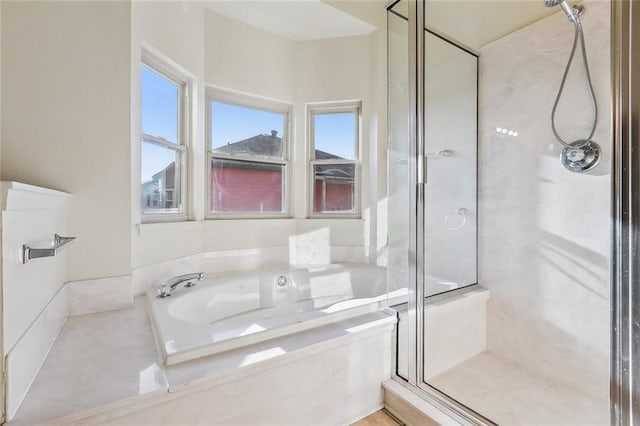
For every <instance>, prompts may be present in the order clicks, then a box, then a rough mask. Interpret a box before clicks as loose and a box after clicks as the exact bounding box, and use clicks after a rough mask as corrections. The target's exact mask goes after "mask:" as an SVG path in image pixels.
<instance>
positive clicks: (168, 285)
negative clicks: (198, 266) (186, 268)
mask: <svg viewBox="0 0 640 426" xmlns="http://www.w3.org/2000/svg"><path fill="white" fill-rule="evenodd" d="M203 279H204V273H203V272H196V273H194V274H184V275H178V276H177V277H173V278H169V279H168V280H167V281H165V282H164V283H163V284H162V285H161V286H160V287H159V288H158V297H162V298H164V297H169V296H171V293H173V292H174V291H175V289H176V288H178V286H179V285H180V284H182V283H185V285H184V286H185V287H193V286H194V285H195V283H194V282H193V281H196V280H197V281H202V280H203Z"/></svg>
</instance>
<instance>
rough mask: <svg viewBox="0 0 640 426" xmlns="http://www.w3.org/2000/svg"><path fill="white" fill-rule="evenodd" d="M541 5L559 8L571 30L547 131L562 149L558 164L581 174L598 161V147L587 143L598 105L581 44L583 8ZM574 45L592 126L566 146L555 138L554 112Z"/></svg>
mask: <svg viewBox="0 0 640 426" xmlns="http://www.w3.org/2000/svg"><path fill="white" fill-rule="evenodd" d="M544 5H545V6H546V7H554V6H560V7H561V8H562V10H563V11H564V13H566V14H567V17H568V18H569V21H570V22H571V23H572V24H573V26H574V28H575V33H574V37H573V45H572V47H571V53H570V54H569V60H568V61H567V66H566V67H565V69H564V74H562V80H561V81H560V88H559V89H558V95H557V96H556V100H555V102H554V103H553V108H552V109H551V130H553V134H554V136H555V137H556V139H557V140H558V142H560V144H561V145H562V146H563V147H564V149H563V150H562V153H561V154H560V161H561V162H562V165H563V166H564V167H565V168H566V169H567V170H569V171H572V172H584V171H587V170H589V169H591V168H593V167H595V166H596V164H598V160H599V159H600V147H599V146H598V144H596V143H595V142H594V141H592V140H591V138H592V137H593V134H594V133H595V131H596V126H597V124H598V104H597V102H596V95H595V93H594V90H593V83H592V82H591V73H590V72H589V61H588V60H587V48H586V46H585V42H584V32H583V31H582V23H580V16H581V15H582V14H583V13H584V7H582V6H573V7H571V6H569V3H567V1H566V0H544ZM578 41H579V42H580V50H581V53H582V59H583V61H582V62H583V64H584V71H585V74H586V76H587V90H588V92H589V96H590V98H591V106H592V108H593V125H592V127H591V131H590V132H589V136H587V137H586V138H584V139H581V140H577V141H575V142H567V141H565V140H564V139H562V138H561V137H560V135H559V134H558V130H557V129H556V122H555V120H556V109H557V108H558V102H559V101H560V97H561V96H562V91H563V90H564V85H565V83H566V81H567V75H568V74H569V68H571V62H572V61H573V57H574V56H575V53H576V47H577V46H578Z"/></svg>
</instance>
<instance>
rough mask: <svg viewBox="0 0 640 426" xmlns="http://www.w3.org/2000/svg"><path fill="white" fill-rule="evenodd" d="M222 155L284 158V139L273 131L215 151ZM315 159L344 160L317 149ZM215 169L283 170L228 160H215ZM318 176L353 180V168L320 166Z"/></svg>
mask: <svg viewBox="0 0 640 426" xmlns="http://www.w3.org/2000/svg"><path fill="white" fill-rule="evenodd" d="M213 151H214V152H218V153H221V154H228V155H234V156H236V155H237V156H238V157H242V156H250V157H265V158H282V138H280V137H278V132H276V131H275V130H272V131H271V134H270V135H264V134H261V135H256V136H252V137H250V138H247V139H244V140H241V141H238V142H233V143H228V144H227V145H224V146H221V147H220V148H216V149H214V150H213ZM315 154H316V155H315V158H316V159H317V160H343V158H342V157H339V156H337V155H334V154H330V153H328V152H324V151H321V150H319V149H316V153H315ZM211 163H212V166H213V167H220V168H224V167H233V168H235V169H251V170H272V171H276V170H281V166H280V165H279V164H269V163H260V164H256V163H249V162H247V161H240V160H227V159H224V160H223V159H219V158H213V159H212V161H211ZM316 175H319V176H331V177H334V178H343V179H344V178H349V179H350V178H353V166H352V165H350V164H332V165H319V166H318V169H317V173H316Z"/></svg>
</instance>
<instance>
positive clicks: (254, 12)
mask: <svg viewBox="0 0 640 426" xmlns="http://www.w3.org/2000/svg"><path fill="white" fill-rule="evenodd" d="M386 3H387V1H386V0H207V1H205V2H204V4H205V6H206V7H207V8H208V9H210V10H212V11H214V12H217V13H220V14H221V15H225V16H227V17H230V18H233V19H237V20H239V21H242V22H245V23H247V24H249V25H252V26H254V27H258V28H261V29H263V30H265V31H269V32H271V33H275V34H279V35H281V36H283V37H286V38H288V39H291V40H297V41H301V40H317V39H325V38H335V37H348V36H356V35H364V34H369V33H371V32H373V31H375V30H376V26H375V25H372V22H374V20H373V19H367V17H369V15H371V11H372V10H373V11H375V12H376V14H377V10H380V13H381V16H384V7H385V5H386ZM407 4H408V2H407V0H401V1H400V2H399V3H398V4H396V5H395V6H394V7H393V10H394V11H397V12H398V13H400V14H402V15H404V16H407ZM558 11H559V8H557V7H556V8H547V7H544V4H543V0H426V23H427V27H429V28H432V29H435V30H437V31H439V32H441V33H443V34H446V35H447V36H448V37H449V38H451V39H453V40H455V41H458V42H460V43H461V44H463V45H466V46H468V47H470V48H472V49H475V50H477V49H479V48H480V47H482V46H484V45H485V44H487V43H490V42H492V41H494V40H497V39H499V38H501V37H503V36H505V35H507V34H510V33H512V32H514V31H516V30H518V29H520V28H522V27H525V26H527V25H529V24H532V23H534V22H536V21H538V20H540V19H542V18H544V17H546V16H549V15H551V14H553V13H556V12H558ZM356 16H357V17H356ZM359 18H362V19H359ZM367 21H368V22H367Z"/></svg>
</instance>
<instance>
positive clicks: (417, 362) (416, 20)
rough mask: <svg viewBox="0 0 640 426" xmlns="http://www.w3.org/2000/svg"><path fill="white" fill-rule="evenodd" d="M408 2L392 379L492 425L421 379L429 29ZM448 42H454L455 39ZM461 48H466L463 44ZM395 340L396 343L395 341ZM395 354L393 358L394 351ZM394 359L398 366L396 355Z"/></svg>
mask: <svg viewBox="0 0 640 426" xmlns="http://www.w3.org/2000/svg"><path fill="white" fill-rule="evenodd" d="M398 1H399V0H394V1H392V2H390V3H389V4H388V5H387V11H388V13H389V11H390V9H391V7H393V5H394V4H396V3H397V2H398ZM407 3H408V6H409V16H408V24H409V31H408V37H409V40H408V45H409V46H408V47H409V80H408V82H409V84H408V95H409V120H408V126H409V132H408V135H409V141H408V142H409V158H408V162H407V163H408V173H409V183H408V184H409V186H408V187H409V194H410V196H409V201H410V209H411V211H410V214H409V226H410V228H409V229H411V230H415V232H410V233H409V237H410V241H409V250H408V261H409V262H408V266H409V281H408V283H409V284H408V303H407V318H406V322H407V328H408V345H407V349H408V350H407V354H408V357H409V360H408V364H409V365H408V367H409V368H408V377H407V379H408V380H405V379H404V378H402V377H401V376H399V375H397V374H394V376H393V378H394V379H395V380H396V381H397V382H399V383H400V384H401V385H403V386H405V387H407V388H409V389H410V390H411V391H412V392H414V393H416V394H418V395H419V396H421V397H422V398H423V399H424V400H426V401H428V402H429V403H431V404H432V405H434V406H436V407H437V408H439V409H440V410H441V411H443V412H444V413H446V414H447V415H449V416H450V417H452V418H453V419H455V420H456V421H458V422H460V423H461V424H465V425H466V424H471V425H495V423H493V422H492V421H491V420H489V419H487V418H486V417H484V416H482V415H481V414H479V413H477V412H475V411H474V410H473V409H471V408H470V407H467V406H465V405H463V404H461V403H460V402H458V401H457V400H455V399H453V398H451V397H450V396H448V395H447V394H445V393H444V392H441V391H439V390H438V389H436V388H435V387H433V386H430V385H429V384H427V383H426V382H425V381H424V371H423V370H424V314H425V312H424V300H425V289H424V282H425V265H426V258H425V247H424V240H423V238H420V237H419V236H422V235H424V232H425V228H426V224H425V185H426V184H427V161H426V159H427V158H426V149H425V146H426V145H425V123H424V112H425V99H424V92H425V57H424V52H425V39H426V32H427V27H426V25H425V0H408V1H407ZM447 41H449V40H447ZM452 44H453V45H455V46H458V44H457V43H452ZM458 47H460V46H458ZM460 48H461V49H463V50H466V51H468V49H466V48H462V47H460ZM474 56H476V55H474ZM412 189H413V190H412ZM476 247H477V245H476ZM476 256H477V253H476ZM476 276H477V275H476ZM476 284H477V283H476ZM394 344H395V345H397V342H395V343H394ZM395 355H396V356H397V353H395ZM393 361H394V364H395V365H397V359H394V360H393Z"/></svg>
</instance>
